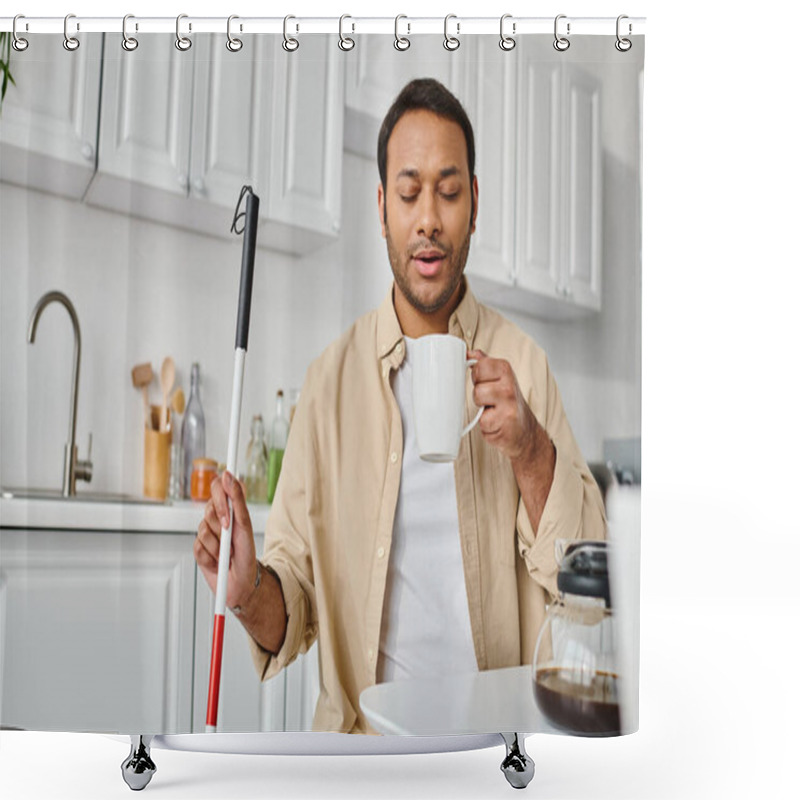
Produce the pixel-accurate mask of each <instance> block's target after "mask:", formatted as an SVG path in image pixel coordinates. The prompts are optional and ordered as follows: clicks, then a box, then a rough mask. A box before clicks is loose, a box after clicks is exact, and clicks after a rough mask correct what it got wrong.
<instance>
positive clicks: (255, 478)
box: [244, 414, 269, 503]
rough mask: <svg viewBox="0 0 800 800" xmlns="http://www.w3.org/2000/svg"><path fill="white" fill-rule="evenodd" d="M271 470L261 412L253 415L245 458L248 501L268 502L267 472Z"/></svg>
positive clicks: (245, 481) (245, 486)
mask: <svg viewBox="0 0 800 800" xmlns="http://www.w3.org/2000/svg"><path fill="white" fill-rule="evenodd" d="M268 470H269V462H268V453H267V443H266V434H265V432H264V420H263V419H262V418H261V414H256V415H255V416H254V417H253V422H252V423H251V425H250V443H249V444H248V445H247V457H246V460H245V472H244V488H245V496H246V497H247V502H248V503H266V502H267V473H268Z"/></svg>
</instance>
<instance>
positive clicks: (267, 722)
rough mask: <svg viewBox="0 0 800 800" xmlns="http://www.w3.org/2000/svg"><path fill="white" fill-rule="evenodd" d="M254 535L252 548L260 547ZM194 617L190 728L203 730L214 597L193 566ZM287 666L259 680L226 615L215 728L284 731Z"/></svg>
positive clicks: (241, 635)
mask: <svg viewBox="0 0 800 800" xmlns="http://www.w3.org/2000/svg"><path fill="white" fill-rule="evenodd" d="M258 538H259V537H256V552H257V553H260V552H261V551H262V549H263V535H262V537H261V538H262V541H261V542H259V541H258ZM196 605H197V613H196V619H195V663H194V731H195V732H196V733H202V732H203V731H204V730H205V723H206V711H207V709H208V680H209V675H210V670H211V643H212V639H213V628H214V595H213V594H212V593H211V590H210V589H209V588H208V584H207V583H206V580H205V578H204V577H203V575H202V573H201V572H200V571H199V570H197V604H196ZM285 703H286V670H284V671H282V672H280V673H279V674H278V675H276V676H275V677H274V678H270V680H268V681H266V682H264V683H262V682H261V680H260V679H259V676H258V673H257V672H256V669H255V666H254V665H253V660H252V657H251V655H250V644H249V639H248V637H247V634H246V633H245V630H244V628H243V627H242V625H241V624H240V623H239V621H238V620H237V619H236V617H235V616H234V615H233V614H232V613H230V612H228V613H227V614H226V615H225V641H224V647H223V648H222V672H221V674H220V691H219V710H218V713H217V730H219V731H221V732H225V733H237V732H242V733H251V732H254V731H282V730H284V729H285Z"/></svg>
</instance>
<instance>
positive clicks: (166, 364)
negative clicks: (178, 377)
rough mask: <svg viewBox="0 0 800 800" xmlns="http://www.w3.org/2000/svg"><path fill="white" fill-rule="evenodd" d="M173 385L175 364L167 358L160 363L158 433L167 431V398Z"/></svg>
mask: <svg viewBox="0 0 800 800" xmlns="http://www.w3.org/2000/svg"><path fill="white" fill-rule="evenodd" d="M174 385H175V362H174V361H173V360H172V359H171V358H170V357H169V356H167V357H166V358H165V359H164V361H163V362H162V363H161V396H162V399H163V402H162V403H161V423H160V424H159V426H158V429H159V430H160V431H162V432H163V431H165V430H166V429H167V397H169V394H170V392H171V391H172V387H173V386H174Z"/></svg>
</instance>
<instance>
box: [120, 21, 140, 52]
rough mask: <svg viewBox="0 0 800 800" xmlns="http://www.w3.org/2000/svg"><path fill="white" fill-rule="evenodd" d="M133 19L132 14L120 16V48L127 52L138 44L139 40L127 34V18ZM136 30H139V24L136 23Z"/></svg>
mask: <svg viewBox="0 0 800 800" xmlns="http://www.w3.org/2000/svg"><path fill="white" fill-rule="evenodd" d="M129 19H134V16H133V14H126V15H125V16H124V17H123V18H122V49H123V50H127V51H128V52H129V53H130V52H131V51H132V50H135V49H136V48H137V47H138V46H139V40H138V39H137V38H136V37H134V36H128V30H127V26H128V20H129ZM136 30H137V31H138V30H139V25H138V24H137V25H136Z"/></svg>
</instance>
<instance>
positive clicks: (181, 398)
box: [169, 386, 186, 414]
mask: <svg viewBox="0 0 800 800" xmlns="http://www.w3.org/2000/svg"><path fill="white" fill-rule="evenodd" d="M169 406H170V408H171V409H172V410H173V411H174V412H175V413H176V414H183V412H184V411H185V410H186V396H185V395H184V393H183V389H181V387H180V386H179V387H178V388H177V389H176V390H175V391H174V392H173V393H172V398H171V399H170V403H169Z"/></svg>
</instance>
